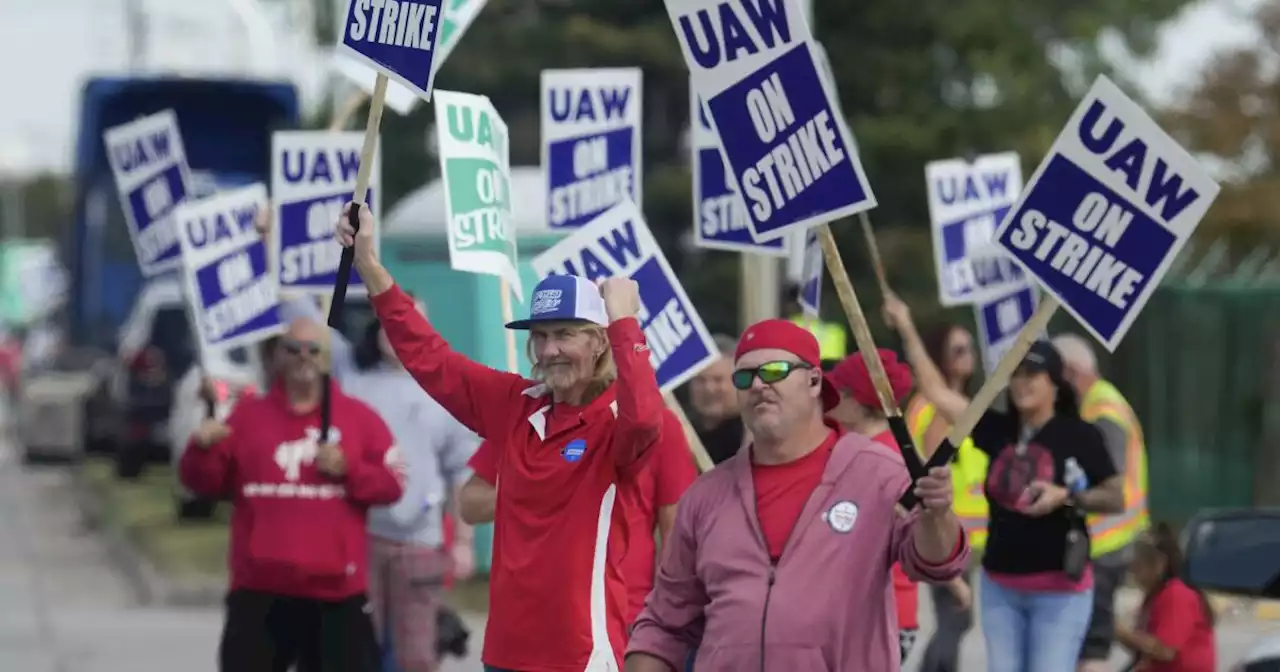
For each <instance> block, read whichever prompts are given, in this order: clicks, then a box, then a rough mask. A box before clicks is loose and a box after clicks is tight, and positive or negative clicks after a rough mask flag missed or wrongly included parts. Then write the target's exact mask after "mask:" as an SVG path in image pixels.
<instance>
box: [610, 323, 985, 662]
mask: <svg viewBox="0 0 1280 672" xmlns="http://www.w3.org/2000/svg"><path fill="white" fill-rule="evenodd" d="M734 360H735V361H734V373H733V384H734V387H735V388H737V389H738V399H739V401H740V402H741V407H742V417H743V421H744V422H745V423H746V425H747V429H748V430H750V432H751V436H752V437H753V443H752V444H751V445H750V446H749V449H748V450H743V451H740V452H739V453H738V454H737V455H735V456H734V457H732V458H730V459H729V460H728V461H726V462H725V463H723V464H722V465H720V467H718V468H716V469H713V470H711V471H709V472H707V473H705V474H703V475H702V477H700V478H699V479H698V481H697V482H695V483H694V484H693V486H692V487H691V488H690V489H689V490H688V491H687V492H686V493H685V495H684V498H683V499H681V500H680V504H679V506H678V509H677V511H676V521H675V527H674V529H673V530H672V531H671V537H670V540H669V542H668V545H667V548H666V549H664V553H663V560H662V565H661V567H660V568H659V571H658V577H657V580H656V581H655V583H654V588H653V592H652V593H650V594H649V598H648V600H647V602H646V604H645V609H644V611H643V612H642V613H641V614H640V617H639V619H638V620H637V621H636V623H635V625H634V627H633V629H632V632H631V641H630V644H629V645H628V647H627V654H626V662H625V668H626V672H669V671H671V670H677V671H678V670H683V669H684V667H685V661H686V658H687V657H688V655H689V653H690V651H692V650H694V649H695V648H696V649H697V654H696V655H697V658H696V660H695V662H694V670H696V671H697V672H774V671H775V670H787V672H894V671H896V670H898V669H899V656H900V654H899V650H898V624H897V615H896V609H895V606H894V600H893V591H891V590H889V586H890V585H891V582H892V578H891V575H890V568H891V567H892V566H893V565H894V563H901V566H902V569H903V570H904V571H905V572H906V574H907V576H909V577H911V578H912V579H913V580H916V581H933V582H942V581H947V580H950V579H952V578H954V577H956V576H958V575H959V574H960V572H961V571H962V570H963V569H964V567H965V565H966V562H967V561H968V555H969V545H968V542H967V541H966V540H965V536H964V532H963V530H962V528H961V526H960V521H959V520H957V519H956V517H955V515H954V514H953V513H952V512H951V500H952V493H951V475H950V473H949V470H948V469H947V468H946V467H939V468H935V469H932V470H931V471H930V472H929V473H928V475H926V476H925V477H923V478H921V479H920V480H919V481H918V482H917V483H915V485H914V490H915V494H916V496H917V497H918V498H919V499H920V502H921V508H920V509H918V510H916V511H912V512H910V513H907V512H905V511H901V509H900V507H898V506H897V503H898V500H899V498H900V497H901V496H902V495H903V494H904V493H905V492H906V491H907V489H908V488H912V487H913V486H912V483H911V478H910V477H909V476H908V475H907V469H906V466H905V465H904V464H903V461H902V457H901V456H900V455H895V454H894V453H893V452H891V451H888V450H885V449H884V447H883V446H878V445H876V444H874V443H872V442H871V440H870V439H868V438H866V437H863V436H859V435H857V434H848V433H845V432H844V430H843V429H841V428H840V427H839V425H838V423H835V422H834V421H830V420H827V419H826V418H825V413H826V411H829V410H830V409H831V408H832V407H834V406H835V405H836V404H837V403H838V402H839V400H840V397H839V394H838V393H837V392H836V390H835V389H834V388H833V387H832V386H831V384H830V383H828V382H827V381H825V380H824V378H823V376H822V370H821V367H820V364H821V360H820V359H819V350H818V342H817V340H816V339H815V338H814V337H813V335H812V334H810V333H809V332H807V331H805V330H804V329H803V328H801V327H798V326H796V325H795V324H792V323H790V322H787V321H785V320H765V321H763V322H759V323H756V324H754V325H752V326H751V327H749V328H748V329H747V331H746V332H745V333H743V335H742V338H741V339H740V340H739V341H738V347H737V350H736V351H735V353H734Z"/></svg>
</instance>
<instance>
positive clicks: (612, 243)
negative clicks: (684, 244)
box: [532, 200, 720, 391]
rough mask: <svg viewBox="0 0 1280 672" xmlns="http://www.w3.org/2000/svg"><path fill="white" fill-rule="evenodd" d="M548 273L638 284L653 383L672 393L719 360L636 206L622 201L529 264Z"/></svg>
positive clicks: (714, 348) (690, 303) (691, 303)
mask: <svg viewBox="0 0 1280 672" xmlns="http://www.w3.org/2000/svg"><path fill="white" fill-rule="evenodd" d="M532 265H533V270H534V272H535V273H537V274H538V277H539V278H545V277H546V276H548V275H552V274H561V275H576V276H579V277H583V278H587V279H588V280H592V281H594V280H596V279H598V278H612V277H621V276H626V277H629V278H631V279H632V280H635V281H636V283H637V284H639V285H640V303H641V308H640V315H639V319H640V326H641V327H642V328H643V329H644V335H645V340H646V341H647V342H648V344H649V353H650V356H649V361H650V362H651V363H652V364H653V370H654V371H655V372H657V376H658V385H659V387H661V388H662V389H663V390H664V391H670V390H674V389H675V388H677V387H679V386H680V385H682V384H684V382H685V381H687V380H689V379H690V378H692V377H694V376H696V375H698V372H699V371H701V370H702V369H704V368H706V367H707V366H709V365H710V364H712V363H713V362H715V361H716V359H717V358H718V357H719V356H720V355H719V353H718V352H717V350H716V346H715V342H714V341H712V340H711V334H710V332H708V331H707V327H706V325H704V324H703V323H702V318H701V317H699V316H698V311H697V309H696V308H694V305H693V302H692V301H690V300H689V296H688V295H687V294H685V292H684V287H682V286H681V285H680V280H679V279H678V278H677V277H676V274H675V273H674V272H672V270H671V265H670V264H668V263H667V258H666V256H665V255H663V254H662V248H660V247H658V243H657V241H655V240H654V239H653V234H652V233H650V232H649V226H648V225H647V224H645V222H644V216H643V215H641V214H640V208H638V207H637V206H636V204H635V203H632V202H631V201H629V200H627V201H623V202H622V203H619V204H618V205H616V206H614V207H613V208H611V209H609V210H608V211H606V212H605V213H604V214H602V215H600V216H599V217H597V218H595V219H594V220H592V221H591V222H590V223H589V224H587V225H586V226H584V227H581V228H579V229H578V230H577V231H574V232H573V233H571V234H569V235H568V236H566V237H565V238H564V239H563V240H561V241H560V242H558V243H556V244H555V245H554V246H553V247H552V248H551V249H549V250H547V251H546V252H543V253H542V254H540V255H538V256H537V257H536V258H535V259H534V260H533V262H532Z"/></svg>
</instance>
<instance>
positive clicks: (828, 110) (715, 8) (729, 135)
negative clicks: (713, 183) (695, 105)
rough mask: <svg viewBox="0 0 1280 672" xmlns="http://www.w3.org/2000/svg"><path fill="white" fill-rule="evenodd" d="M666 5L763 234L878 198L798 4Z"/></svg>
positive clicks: (761, 237)
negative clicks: (823, 69)
mask: <svg viewBox="0 0 1280 672" xmlns="http://www.w3.org/2000/svg"><path fill="white" fill-rule="evenodd" d="M666 6H667V12H668V13H669V14H670V15H671V22H672V24H673V25H674V26H675V31H676V36H677V38H678V39H679V40H680V48H681V50H682V51H683V52H684V57H685V61H686V63H687V64H688V66H689V72H690V76H691V78H692V79H693V85H694V89H695V90H696V91H697V92H698V93H699V94H700V95H701V96H702V99H703V101H704V104H705V105H706V108H707V113H708V115H707V116H708V117H709V118H710V120H711V126H712V128H714V129H715V131H716V135H717V136H719V138H720V146H721V151H722V152H723V156H724V158H725V161H726V163H727V164H728V166H729V172H730V176H731V177H732V178H733V181H734V187H735V189H736V191H737V194H738V198H739V199H740V200H741V201H742V203H743V207H744V212H745V214H746V216H747V225H748V226H749V227H750V228H751V233H752V237H753V239H754V240H756V241H768V240H773V239H775V238H780V237H783V236H785V235H787V234H788V233H789V232H790V231H792V230H794V229H799V228H807V227H810V226H817V225H819V224H825V223H829V222H832V221H834V220H836V219H839V218H841V217H846V216H848V215H852V214H856V213H858V212H862V211H864V210H868V209H870V208H873V207H875V205H876V200H875V196H874V195H872V193H871V187H870V185H868V184H867V179H866V176H865V175H864V174H863V172H862V165H861V163H860V162H859V160H858V154H857V152H856V151H855V149H854V146H853V139H852V137H851V136H850V134H849V130H848V128H846V127H845V124H844V123H843V120H842V119H840V113H839V106H838V105H837V103H836V96H835V91H834V89H833V88H832V87H830V86H828V85H827V83H825V82H824V79H825V78H824V77H823V76H822V74H820V70H821V65H820V63H819V60H818V57H817V55H816V54H817V44H816V43H815V42H814V41H813V36H812V35H811V34H810V32H809V26H808V24H807V23H806V22H805V19H804V17H803V16H802V15H801V8H800V5H799V4H797V3H794V2H787V1H786V0H666Z"/></svg>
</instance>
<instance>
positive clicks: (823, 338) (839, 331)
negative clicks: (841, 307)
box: [791, 315, 846, 359]
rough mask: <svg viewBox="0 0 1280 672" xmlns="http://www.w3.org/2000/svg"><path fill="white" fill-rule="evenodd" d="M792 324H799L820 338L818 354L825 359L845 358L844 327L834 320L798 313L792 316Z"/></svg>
mask: <svg viewBox="0 0 1280 672" xmlns="http://www.w3.org/2000/svg"><path fill="white" fill-rule="evenodd" d="M791 322H792V324H798V325H800V326H802V327H804V328H805V329H806V330H808V332H809V333H811V334H813V336H814V338H817V339H818V356H819V357H821V358H823V359H844V356H845V354H846V352H845V349H846V346H845V339H846V336H845V333H844V328H842V327H841V326H840V325H838V324H835V323H832V322H823V321H822V320H815V319H813V318H811V317H809V316H807V315H796V316H794V317H792V318H791Z"/></svg>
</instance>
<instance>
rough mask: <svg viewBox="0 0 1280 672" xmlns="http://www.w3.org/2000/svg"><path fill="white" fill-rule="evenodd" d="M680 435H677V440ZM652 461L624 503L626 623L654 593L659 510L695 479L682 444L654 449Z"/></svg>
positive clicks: (666, 443) (668, 443)
mask: <svg viewBox="0 0 1280 672" xmlns="http://www.w3.org/2000/svg"><path fill="white" fill-rule="evenodd" d="M680 431H682V430H681V428H680V427H679V423H678V422H677V423H676V426H674V427H668V428H667V429H665V430H664V432H663V433H664V434H665V435H667V436H671V434H668V432H680ZM678 435H679V434H677V436H678ZM653 449H654V451H655V452H654V454H653V457H651V458H649V462H648V463H646V464H645V467H644V470H642V471H641V472H640V474H639V476H638V477H637V481H636V483H635V485H634V490H633V491H632V493H631V498H630V499H629V500H627V502H626V507H627V528H628V530H629V531H630V533H631V543H630V544H629V545H628V546H627V555H626V557H624V558H623V560H622V576H623V578H625V579H626V581H627V596H628V598H629V600H630V606H631V608H630V611H629V613H628V616H627V622H629V623H630V622H634V621H635V620H636V617H637V616H639V615H640V611H641V610H642V609H644V599H645V598H646V597H648V596H649V591H651V590H653V573H654V569H655V565H656V562H657V560H656V556H657V554H658V547H657V544H656V543H655V541H654V529H655V528H656V527H657V524H658V509H661V508H663V507H667V506H675V504H676V502H678V501H680V496H681V495H683V494H684V491H685V490H688V489H689V486H690V485H693V482H694V480H696V479H697V478H698V469H697V467H696V466H695V465H694V463H693V456H692V455H690V454H689V449H688V448H687V446H686V444H685V443H684V442H683V441H680V442H673V441H663V442H662V443H660V444H659V445H656V446H654V447H653Z"/></svg>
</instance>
